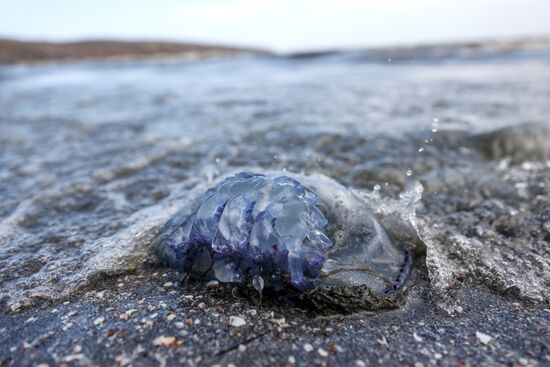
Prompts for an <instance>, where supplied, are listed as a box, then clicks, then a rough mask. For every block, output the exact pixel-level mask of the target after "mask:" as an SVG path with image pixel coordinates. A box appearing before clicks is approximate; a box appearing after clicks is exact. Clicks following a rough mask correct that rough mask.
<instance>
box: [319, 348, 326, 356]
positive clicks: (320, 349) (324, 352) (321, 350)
mask: <svg viewBox="0 0 550 367" xmlns="http://www.w3.org/2000/svg"><path fill="white" fill-rule="evenodd" d="M317 353H319V355H320V356H321V357H328V352H327V351H326V350H324V349H323V348H319V349H317Z"/></svg>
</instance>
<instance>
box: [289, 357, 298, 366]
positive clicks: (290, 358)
mask: <svg viewBox="0 0 550 367" xmlns="http://www.w3.org/2000/svg"><path fill="white" fill-rule="evenodd" d="M288 363H290V364H294V363H296V358H294V357H293V356H288Z"/></svg>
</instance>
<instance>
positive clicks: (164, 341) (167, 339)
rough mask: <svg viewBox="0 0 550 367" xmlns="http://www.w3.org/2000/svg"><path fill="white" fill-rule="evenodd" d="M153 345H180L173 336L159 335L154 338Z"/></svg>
mask: <svg viewBox="0 0 550 367" xmlns="http://www.w3.org/2000/svg"><path fill="white" fill-rule="evenodd" d="M153 345H163V346H165V347H169V346H178V341H177V340H176V338H175V337H173V336H159V337H157V338H155V340H153Z"/></svg>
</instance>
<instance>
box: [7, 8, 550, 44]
mask: <svg viewBox="0 0 550 367" xmlns="http://www.w3.org/2000/svg"><path fill="white" fill-rule="evenodd" d="M1 6H2V12H1V13H0V35H2V36H3V37H5V38H17V39H25V40H43V41H69V40H70V41H74V40H82V39H126V40H157V41H159V40H170V41H185V42H190V41H192V42H197V43H209V44H222V45H233V46H240V47H250V48H255V49H265V50H270V51H277V52H295V51H304V50H320V49H332V48H361V47H368V46H390V45H405V44H419V43H436V42H437V43H441V42H451V41H455V42H456V41H472V40H479V39H482V38H484V39H487V38H503V37H513V38H517V37H523V36H539V35H546V34H548V33H549V32H550V24H549V23H550V22H548V16H547V15H548V14H549V13H550V4H548V2H547V1H544V0H504V1H498V0H478V1H474V0H465V1H464V0H463V1H460V0H412V1H406V0H388V1H382V2H381V1H372V0H341V1H335V0H300V1H291V0H264V1H254V0H204V1H199V0H183V1H177V0H161V1H144V0H138V1H129V0H123V1H117V2H115V3H113V2H110V1H106V0H100V1H93V2H92V1H88V2H85V1H80V2H74V1H68V0H53V1H48V2H44V1H39V0H28V1H7V0H4V1H2V4H1Z"/></svg>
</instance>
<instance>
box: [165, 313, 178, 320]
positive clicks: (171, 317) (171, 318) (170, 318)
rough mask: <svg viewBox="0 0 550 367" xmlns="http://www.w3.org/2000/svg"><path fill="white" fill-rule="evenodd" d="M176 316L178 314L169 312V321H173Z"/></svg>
mask: <svg viewBox="0 0 550 367" xmlns="http://www.w3.org/2000/svg"><path fill="white" fill-rule="evenodd" d="M175 318H176V314H175V313H171V314H169V315H168V316H166V320H168V321H172V320H174V319H175Z"/></svg>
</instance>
